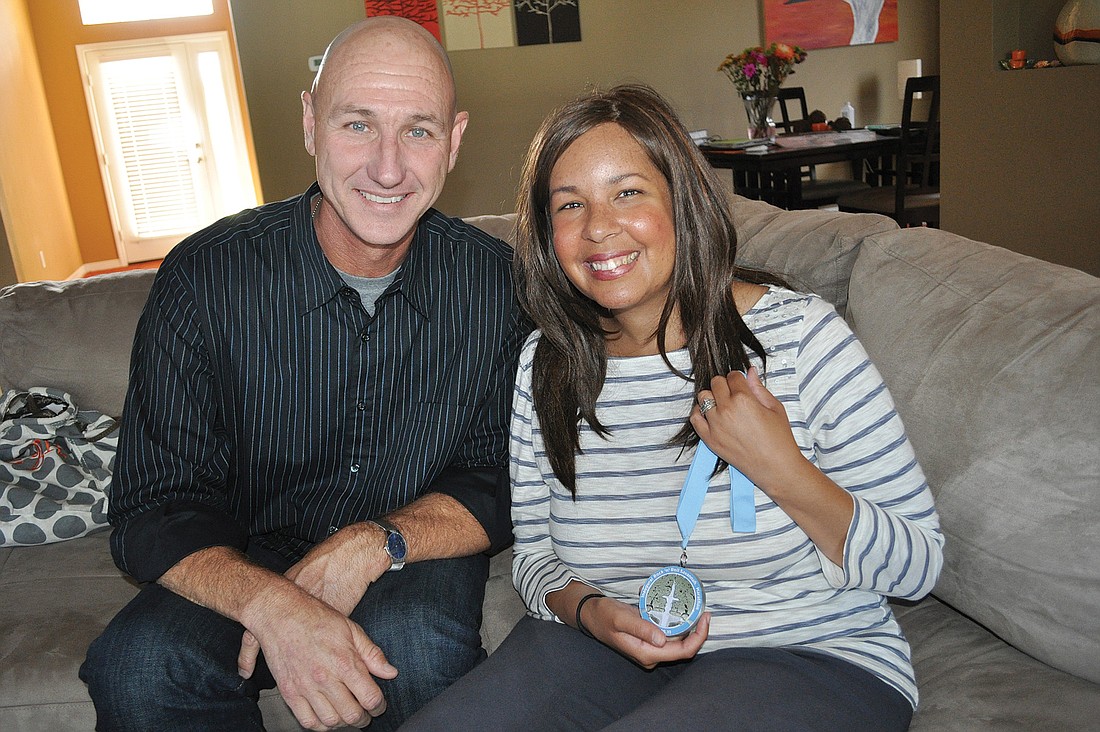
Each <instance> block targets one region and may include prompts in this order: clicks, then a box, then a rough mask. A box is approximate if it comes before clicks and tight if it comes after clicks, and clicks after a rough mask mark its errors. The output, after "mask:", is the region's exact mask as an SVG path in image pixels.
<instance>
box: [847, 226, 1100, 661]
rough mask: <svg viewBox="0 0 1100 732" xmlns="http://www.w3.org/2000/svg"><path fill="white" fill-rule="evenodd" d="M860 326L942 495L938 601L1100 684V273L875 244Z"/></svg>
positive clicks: (923, 246)
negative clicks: (943, 541) (942, 555)
mask: <svg viewBox="0 0 1100 732" xmlns="http://www.w3.org/2000/svg"><path fill="white" fill-rule="evenodd" d="M849 319H850V321H851V322H852V324H853V326H854V328H855V330H856V332H857V333H858V335H859V338H860V340H861V341H862V342H863V344H864V346H865V347H866V348H867V350H868V352H869V353H870V355H871V358H872V360H873V361H874V362H875V363H876V364H877V365H878V367H879V369H880V371H882V373H883V376H884V378H885V380H886V382H887V384H888V385H889V387H890V390H891V392H892V393H893V395H894V398H895V400H896V402H897V405H898V410H899V412H900V413H901V415H902V418H903V420H904V422H905V425H906V428H907V430H908V432H909V435H910V437H911V439H912V441H913V445H914V448H915V449H916V451H917V455H918V457H919V459H920V461H921V465H922V466H923V467H924V469H925V472H926V473H927V475H928V480H929V483H930V485H931V487H932V491H933V492H934V494H935V496H936V503H937V508H938V510H939V513H940V520H941V523H942V526H943V529H944V532H945V534H946V536H947V543H946V546H945V550H944V551H945V565H944V569H943V573H942V575H941V577H940V581H939V584H938V585H937V586H936V589H935V591H934V594H935V595H936V596H937V597H939V598H940V599H942V600H943V601H945V602H947V603H948V604H949V605H952V606H953V607H955V608H956V609H958V610H961V611H962V612H963V613H965V614H967V615H969V616H970V617H971V618H973V619H975V620H977V621H978V622H980V623H982V624H983V625H985V626H986V627H988V628H990V629H991V630H992V631H993V632H994V633H996V634H997V635H999V636H1001V637H1002V638H1004V639H1005V640H1007V641H1008V642H1010V643H1011V644H1013V645H1014V646H1016V647H1017V648H1019V649H1021V650H1023V651H1024V652H1026V653H1029V654H1031V655H1032V656H1035V657H1036V658H1038V659H1040V660H1041V661H1044V662H1046V663H1048V664H1050V665H1051V666H1054V667H1056V668H1059V669H1062V670H1064V671H1068V672H1070V673H1073V674H1076V675H1078V676H1082V677H1084V678H1088V679H1090V680H1092V681H1095V682H1100V447H1098V445H1100V389H1098V388H1097V387H1098V385H1100V384H1098V382H1100V379H1098V375H1100V279H1097V278H1095V277H1092V276H1090V275H1087V274H1085V273H1083V272H1080V271H1077V270H1074V269H1069V268H1066V267H1060V266H1058V265H1054V264H1049V263H1047V262H1042V261H1039V260H1036V259H1032V258H1030V257H1026V256H1023V255H1020V254H1016V253H1014V252H1010V251H1008V250H1005V249H1001V248H999V247H993V246H990V245H988V244H982V243H979V242H974V241H970V240H968V239H964V238H962V237H960V236H956V235H954V234H950V233H948V232H944V231H938V230H934V229H906V230H901V231H895V232H890V233H885V234H879V235H875V236H871V237H869V238H868V239H867V240H865V241H864V242H863V244H862V246H861V247H860V251H859V254H858V256H857V258H856V261H855V266H854V268H853V271H852V279H851V284H850V288H849Z"/></svg>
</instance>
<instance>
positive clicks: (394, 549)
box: [367, 518, 409, 572]
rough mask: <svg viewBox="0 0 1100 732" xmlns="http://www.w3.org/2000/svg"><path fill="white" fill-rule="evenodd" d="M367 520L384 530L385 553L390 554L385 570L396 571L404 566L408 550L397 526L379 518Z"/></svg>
mask: <svg viewBox="0 0 1100 732" xmlns="http://www.w3.org/2000/svg"><path fill="white" fill-rule="evenodd" d="M367 522H368V523H372V524H374V525H375V526H377V527H378V528H380V529H382V531H385V532H386V554H389V555H390V568H389V569H388V570H386V571H387V572H396V571H397V570H399V569H401V568H402V567H404V566H405V554H406V553H407V552H408V550H409V547H408V545H407V544H406V543H405V537H404V536H402V535H401V532H400V531H398V530H397V527H396V526H394V525H393V524H391V523H390V522H389V521H386V520H385V519H380V518H375V519H367Z"/></svg>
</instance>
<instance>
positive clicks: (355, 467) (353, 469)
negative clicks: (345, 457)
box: [351, 463, 359, 473]
mask: <svg viewBox="0 0 1100 732" xmlns="http://www.w3.org/2000/svg"><path fill="white" fill-rule="evenodd" d="M351 472H353V473H358V472H359V463H352V464H351Z"/></svg>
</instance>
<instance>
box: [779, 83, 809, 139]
mask: <svg viewBox="0 0 1100 732" xmlns="http://www.w3.org/2000/svg"><path fill="white" fill-rule="evenodd" d="M776 98H777V99H778V100H779V115H780V117H781V118H782V119H781V121H780V122H779V123H777V124H776V127H778V128H779V129H781V130H783V131H784V132H794V123H795V122H798V121H800V120H808V119H809V118H810V108H809V107H807V106H806V90H805V89H803V88H802V87H800V86H781V87H779V93H778V94H777V95H776ZM787 102H798V105H799V108H798V111H799V113H800V115H801V116H799V117H793V116H792V115H791V111H792V110H789V109H788V108H787Z"/></svg>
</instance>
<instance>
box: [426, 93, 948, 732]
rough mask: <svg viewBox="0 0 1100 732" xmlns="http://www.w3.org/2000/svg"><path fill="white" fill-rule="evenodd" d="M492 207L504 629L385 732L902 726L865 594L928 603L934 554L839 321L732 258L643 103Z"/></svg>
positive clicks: (565, 126) (887, 404)
mask: <svg viewBox="0 0 1100 732" xmlns="http://www.w3.org/2000/svg"><path fill="white" fill-rule="evenodd" d="M517 210H518V218H517V243H516V249H517V258H516V267H517V271H518V273H519V282H520V286H519V292H520V297H521V302H522V303H523V305H524V307H525V308H526V310H527V312H528V313H529V314H530V316H531V318H532V319H533V321H534V322H535V324H536V325H537V326H538V331H536V332H535V333H534V334H533V335H532V337H531V338H530V340H529V341H528V343H527V345H526V347H525V349H524V351H523V354H522V355H521V358H520V369H519V375H518V378H517V384H516V393H515V399H514V414H513V420H512V447H511V452H512V467H511V476H512V517H513V523H514V531H515V539H516V542H515V557H514V564H513V578H514V582H515V586H516V588H517V590H518V591H519V593H520V595H521V596H522V598H523V600H524V602H525V604H526V605H527V609H528V616H527V617H525V618H524V619H522V620H521V621H520V623H519V624H518V625H517V626H516V628H515V629H514V630H513V632H512V634H511V635H510V636H509V637H508V638H507V639H506V640H505V641H504V643H503V644H502V645H501V647H500V648H499V649H497V651H496V652H495V653H494V654H493V655H492V656H491V657H490V658H489V660H488V661H486V662H485V663H484V664H482V665H481V666H480V667H478V668H477V669H475V670H474V671H473V672H472V673H471V674H469V675H468V676H466V677H465V678H463V679H462V680H460V681H459V682H458V683H457V684H455V685H454V686H452V687H451V689H449V690H448V691H447V692H445V693H444V695H443V696H442V697H440V698H439V699H438V700H437V701H436V702H434V703H433V704H432V705H431V706H430V707H429V708H428V709H427V710H424V711H423V712H422V713H421V715H418V716H417V717H416V718H414V720H413V722H412V728H413V729H417V728H420V729H434V728H436V727H433V726H432V725H439V724H442V723H443V722H444V720H445V721H446V727H447V728H448V729H533V730H539V729H584V730H595V729H624V730H625V729H631V730H634V729H654V728H660V729H668V728H670V727H671V726H672V725H673V724H675V725H676V726H677V728H685V729H706V730H709V729H738V730H763V729H767V730H810V729H821V730H836V729H844V730H875V731H876V732H878V731H881V730H903V729H906V728H907V727H908V725H909V721H910V719H911V716H912V711H913V708H914V707H915V705H916V702H917V689H916V682H915V679H914V677H913V671H912V666H911V664H910V661H909V647H908V644H907V643H906V641H905V639H904V637H903V636H902V633H901V630H900V628H899V627H898V625H897V623H896V621H895V620H894V617H893V614H892V612H891V611H890V608H889V605H888V604H887V601H886V598H887V597H888V596H893V597H903V598H918V597H921V596H923V595H924V594H926V593H927V592H928V591H930V590H931V589H932V587H933V585H934V584H935V581H936V578H937V576H938V574H939V569H940V566H941V563H942V544H943V536H942V534H941V533H940V530H939V523H938V518H937V515H936V511H935V507H934V506H933V502H932V496H931V493H930V491H929V489H928V485H927V483H926V482H925V478H924V475H923V473H922V471H921V469H920V466H919V465H918V464H917V461H916V458H915V456H914V454H913V450H912V448H911V446H910V444H909V442H908V439H907V438H906V436H905V431H904V428H903V426H902V424H901V421H900V418H899V417H898V415H897V413H896V411H895V409H894V405H893V402H892V400H891V398H890V396H889V393H888V391H887V390H886V387H885V385H884V384H883V382H882V379H881V377H880V376H879V374H878V371H877V370H876V369H875V367H874V365H873V364H871V363H870V361H869V360H868V358H867V354H866V353H865V351H864V350H863V348H862V347H861V346H860V344H859V343H858V341H857V340H856V338H855V336H854V335H853V334H852V332H851V331H850V330H849V329H848V327H847V325H846V324H845V323H844V321H843V320H842V319H841V318H840V317H839V316H838V315H837V313H836V312H835V310H833V308H832V307H831V306H829V305H828V304H827V303H825V302H824V301H823V300H821V299H820V298H818V297H816V296H814V295H807V294H800V293H796V292H793V291H792V290H790V289H787V288H786V287H784V286H783V285H782V283H780V282H779V281H778V280H776V279H774V278H771V277H769V276H767V275H765V274H764V273H761V272H756V271H752V270H748V269H744V268H742V267H739V266H738V265H737V264H736V251H737V247H736V233H735V230H734V227H733V224H732V222H731V219H730V215H729V212H728V208H727V200H726V196H725V194H724V193H723V192H722V190H721V188H720V187H719V186H718V184H717V183H716V182H715V178H714V176H713V174H712V172H711V170H710V168H709V166H708V165H707V164H706V163H705V161H704V160H703V159H702V157H701V155H700V154H699V152H698V151H697V150H696V149H695V147H694V145H693V144H692V142H691V141H690V139H689V137H688V135H687V133H686V131H685V130H684V128H683V126H682V125H681V123H680V122H679V120H678V119H677V118H676V115H675V114H674V112H673V111H672V109H671V108H670V107H669V105H668V104H667V103H666V102H665V101H664V100H663V99H662V98H661V97H660V96H659V95H657V94H656V93H655V92H654V91H652V90H651V89H649V88H647V87H642V86H622V87H616V88H615V89H612V90H610V91H608V92H602V93H601V92H596V93H592V94H589V95H586V96H585V97H582V98H581V99H578V100H576V101H574V102H571V103H569V104H567V105H565V106H564V107H562V108H561V109H559V110H557V111H556V112H555V113H554V114H552V115H551V116H550V117H549V118H548V119H547V120H546V121H545V122H544V124H543V126H542V128H541V129H540V130H539V132H538V134H537V135H536V137H535V139H534V141H533V142H532V144H531V148H530V151H529V153H528V156H527V159H526V163H525V166H524V172H523V180H522V184H521V190H520V195H519V202H518V206H517ZM578 631H579V632H578Z"/></svg>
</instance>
